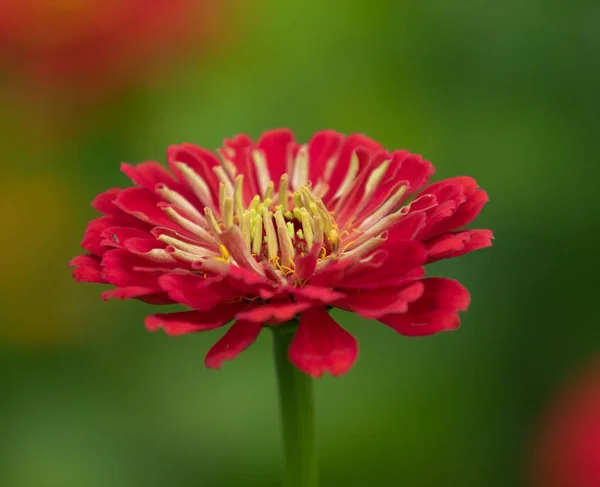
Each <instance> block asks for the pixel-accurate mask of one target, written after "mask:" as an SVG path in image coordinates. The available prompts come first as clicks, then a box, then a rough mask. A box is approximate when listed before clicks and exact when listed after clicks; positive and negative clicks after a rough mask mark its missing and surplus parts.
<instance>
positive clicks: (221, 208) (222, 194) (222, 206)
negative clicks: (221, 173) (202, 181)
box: [219, 182, 227, 218]
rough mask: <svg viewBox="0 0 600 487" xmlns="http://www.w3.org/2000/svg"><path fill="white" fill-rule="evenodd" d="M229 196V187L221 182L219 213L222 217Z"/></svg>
mask: <svg viewBox="0 0 600 487" xmlns="http://www.w3.org/2000/svg"><path fill="white" fill-rule="evenodd" d="M226 197H227V187H226V186H225V183H224V182H220V183H219V214H220V215H221V218H223V215H225V198H226Z"/></svg>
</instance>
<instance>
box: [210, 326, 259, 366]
mask: <svg viewBox="0 0 600 487" xmlns="http://www.w3.org/2000/svg"><path fill="white" fill-rule="evenodd" d="M261 329H262V325H261V324H260V323H255V322H252V321H241V320H237V321H236V322H235V323H234V324H233V325H231V327H230V328H229V330H227V332H226V333H225V335H223V338H221V339H220V340H219V341H218V342H217V343H215V345H214V346H213V347H212V348H211V349H210V350H209V352H208V354H207V355H206V358H205V359H204V363H205V364H206V366H207V367H208V368H211V369H220V368H221V365H222V364H223V362H224V361H226V360H232V359H234V358H235V357H237V356H238V355H239V354H240V353H241V352H243V351H244V350H246V349H247V348H248V347H249V346H250V345H252V344H253V343H254V342H255V341H256V339H257V338H258V335H259V333H260V330H261Z"/></svg>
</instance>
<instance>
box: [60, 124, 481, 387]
mask: <svg viewBox="0 0 600 487" xmlns="http://www.w3.org/2000/svg"><path fill="white" fill-rule="evenodd" d="M218 153H219V156H218V157H217V156H216V155H215V154H213V153H212V152H209V151H207V150H205V149H202V148H200V147H197V146H195V145H192V144H182V145H178V146H172V147H170V148H169V150H168V162H169V166H170V169H171V171H172V173H171V172H169V171H167V170H166V169H164V168H163V167H162V166H161V165H160V164H159V163H157V162H145V163H142V164H139V165H137V166H130V165H128V164H123V165H122V170H123V171H124V172H125V174H127V176H129V177H130V178H131V179H132V180H133V181H134V183H136V185H137V187H135V188H128V189H111V190H109V191H107V192H105V193H102V194H100V195H99V196H98V197H97V198H96V199H95V201H94V203H93V206H94V208H96V209H97V210H98V211H100V212H102V213H104V214H105V216H103V217H101V218H98V219H96V220H93V221H92V222H90V224H89V226H88V228H87V230H86V232H85V236H84V239H83V242H82V246H83V248H84V249H86V250H87V251H88V252H90V253H89V254H87V255H82V256H79V257H76V258H75V259H74V260H73V261H72V262H71V265H74V266H76V267H77V268H76V269H75V271H74V275H75V279H76V280H78V281H85V282H100V283H109V284H113V285H115V286H116V289H113V290H111V291H107V292H105V293H104V295H103V296H104V298H105V299H107V298H111V297H112V298H117V299H129V298H137V299H141V300H143V301H146V302H149V303H155V304H158V303H181V304H184V305H185V306H187V307H189V308H191V310H190V311H183V312H177V313H171V314H156V315H153V316H149V317H148V318H146V326H147V327H148V329H150V330H155V329H157V328H161V327H162V328H163V329H164V331H165V332H166V333H168V334H170V335H180V334H184V333H191V332H196V331H204V330H210V329H213V328H218V327H221V326H224V325H225V324H227V323H229V322H230V321H232V320H235V323H234V324H233V325H232V327H231V328H230V329H229V330H228V331H227V332H226V333H225V335H224V336H223V338H222V339H221V340H220V341H219V342H217V344H216V345H215V346H214V347H213V348H212V349H211V350H210V351H209V352H208V355H207V356H206V365H207V366H208V367H213V368H219V367H220V366H221V364H222V362H223V361H224V360H229V359H232V358H234V357H235V356H236V355H238V354H239V353H240V352H241V351H242V350H244V349H245V348H247V347H248V346H249V345H250V344H251V343H252V342H254V340H255V339H256V337H257V336H258V334H259V333H260V331H261V328H262V327H263V326H276V325H277V324H279V323H283V322H287V321H290V320H293V319H294V318H296V317H298V316H299V327H298V331H297V333H296V335H295V338H294V341H293V343H292V345H291V347H290V350H289V356H290V360H291V361H292V363H293V364H294V365H295V366H296V367H298V368H299V369H301V370H303V371H304V372H306V373H307V374H310V375H312V376H315V377H319V376H321V375H322V374H323V373H324V372H329V373H331V374H332V375H341V374H343V373H345V372H346V371H348V369H349V368H350V367H351V366H352V364H353V363H354V361H355V359H356V356H357V348H358V347H357V343H356V340H355V339H354V338H353V337H352V336H351V335H350V334H349V333H348V332H346V331H345V330H344V329H343V328H341V327H340V326H339V325H338V324H337V323H336V322H335V321H334V320H333V319H332V318H331V317H330V316H329V314H328V312H327V310H328V308H331V307H337V308H341V309H345V310H350V311H354V312H356V313H357V314H359V315H360V316H363V317H365V318H372V319H376V320H379V321H380V322H382V323H384V324H385V325H387V326H389V327H391V328H393V329H394V330H396V331H397V332H399V333H401V334H403V335H409V336H416V335H428V334H432V333H437V332H440V331H443V330H451V329H454V328H456V327H457V326H458V325H459V317H458V312H459V311H463V310H466V309H467V307H468V305H469V293H468V292H467V290H466V289H465V288H464V287H463V286H462V285H461V284H459V283H458V282H456V281H453V280H450V279H445V278H424V274H425V272H424V270H423V266H424V265H425V264H427V263H430V262H434V261H436V260H439V259H444V258H448V257H455V256H458V255H462V254H465V253H467V252H470V251H472V250H476V249H479V248H482V247H487V246H489V245H490V244H491V239H492V233H491V232H490V231H489V230H458V229H459V228H461V227H462V226H463V225H465V224H467V223H469V222H470V221H471V220H473V218H475V216H476V215H477V214H478V213H479V211H480V210H481V208H482V207H483V205H484V204H485V203H486V201H487V199H488V197H487V194H486V193H485V191H483V190H481V189H479V188H478V187H477V183H476V182H475V181H474V180H473V179H471V178H470V177H457V178H453V179H448V180H445V181H441V182H438V183H436V184H433V185H431V186H429V187H428V188H427V189H425V190H424V191H422V192H421V193H419V194H416V192H417V190H418V189H419V188H421V187H422V186H423V185H425V184H426V183H427V181H428V179H429V177H430V176H431V175H432V173H433V172H434V168H433V166H432V164H431V163H430V162H428V161H424V160H423V159H422V158H421V157H420V156H417V155H413V154H410V153H409V152H406V151H394V152H387V151H386V150H384V149H383V148H382V147H381V145H379V144H378V143H377V142H375V141H373V140H371V139H369V138H367V137H365V136H363V135H359V134H355V135H351V136H349V137H345V136H343V135H342V134H339V133H337V132H334V131H323V132H318V133H317V134H315V135H314V136H313V138H312V139H311V140H310V142H309V143H308V144H307V145H299V144H297V143H296V142H295V141H294V136H293V134H292V133H291V132H290V131H289V130H275V131H271V132H267V133H265V134H263V135H262V137H261V138H260V139H259V141H258V142H256V143H255V142H253V141H252V140H251V139H250V138H249V137H247V136H245V135H239V136H237V137H235V138H234V139H232V140H226V141H225V145H224V147H223V148H221V149H219V150H218ZM415 194H416V196H415V197H414V199H413V200H412V202H411V203H410V204H406V203H405V202H406V201H407V199H408V198H409V197H410V196H412V195H415Z"/></svg>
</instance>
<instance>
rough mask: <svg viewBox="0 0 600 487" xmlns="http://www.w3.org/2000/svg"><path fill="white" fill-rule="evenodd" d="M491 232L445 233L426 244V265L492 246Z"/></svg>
mask: <svg viewBox="0 0 600 487" xmlns="http://www.w3.org/2000/svg"><path fill="white" fill-rule="evenodd" d="M493 238H494V236H493V234H492V231H491V230H466V231H464V232H456V233H446V234H444V235H441V236H440V237H437V238H435V239H433V240H430V241H428V242H427V243H426V247H427V263H428V264H429V263H431V262H435V261H438V260H441V259H449V258H451V257H458V256H459V255H464V254H467V253H469V252H473V251H475V250H479V249H482V248H484V247H490V246H491V245H492V239H493Z"/></svg>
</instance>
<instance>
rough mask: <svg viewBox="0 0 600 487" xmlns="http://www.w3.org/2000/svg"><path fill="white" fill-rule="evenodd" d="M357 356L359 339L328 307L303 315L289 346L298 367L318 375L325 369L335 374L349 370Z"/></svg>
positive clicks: (290, 355)
mask: <svg viewBox="0 0 600 487" xmlns="http://www.w3.org/2000/svg"><path fill="white" fill-rule="evenodd" d="M357 356H358V343H357V342H356V339H355V338H354V337H353V336H352V335H351V334H350V333H348V332H347V331H346V330H344V329H343V328H342V327H341V326H340V325H338V324H337V323H336V321H335V320H334V319H333V318H332V317H331V316H329V313H327V311H326V310H325V308H322V307H318V308H311V309H309V310H307V311H304V312H303V313H302V314H301V315H300V326H299V327H298V331H297V332H296V336H295V337H294V340H293V341H292V344H291V345H290V350H289V357H290V361H291V362H292V364H294V365H295V366H296V367H297V368H298V369H300V370H301V371H303V372H305V373H306V374H308V375H311V376H313V377H315V378H319V377H321V376H322V375H323V374H324V373H325V372H329V373H330V374H331V375H332V376H334V377H335V376H339V375H343V374H345V373H346V372H348V370H350V368H351V367H352V365H353V364H354V362H355V361H356V358H357Z"/></svg>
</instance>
